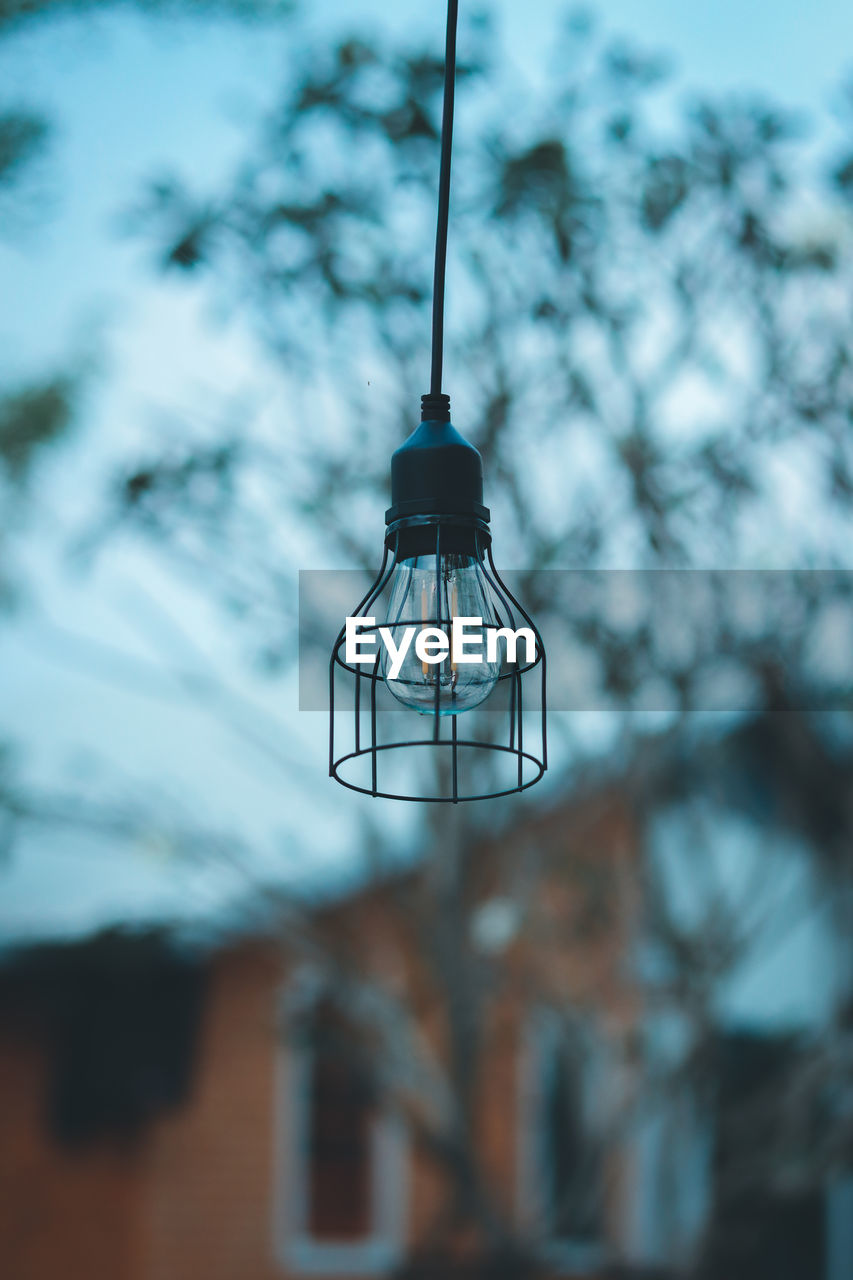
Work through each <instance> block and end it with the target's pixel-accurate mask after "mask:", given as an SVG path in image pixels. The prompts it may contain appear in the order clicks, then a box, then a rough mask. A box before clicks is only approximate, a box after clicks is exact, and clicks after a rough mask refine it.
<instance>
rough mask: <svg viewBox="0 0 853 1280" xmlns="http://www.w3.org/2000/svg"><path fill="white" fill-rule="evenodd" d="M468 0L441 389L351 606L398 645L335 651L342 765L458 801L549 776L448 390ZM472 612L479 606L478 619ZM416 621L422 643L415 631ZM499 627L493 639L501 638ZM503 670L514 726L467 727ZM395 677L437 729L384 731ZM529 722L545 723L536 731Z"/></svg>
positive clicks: (445, 175) (450, 92)
mask: <svg viewBox="0 0 853 1280" xmlns="http://www.w3.org/2000/svg"><path fill="white" fill-rule="evenodd" d="M458 8H459V5H458V0H447V43H446V52H445V64H444V108H443V114H442V128H441V163H440V169H439V184H438V226H437V231H436V242H435V274H434V284H433V310H432V366H431V378H430V392H429V394H428V395H425V396H422V397H421V423H420V426H419V427H417V428H416V429H415V431H413V432H412V434H411V435H410V436H409V438H408V440H406V441H405V443H404V444H402V445H401V446H400V448H399V449H398V450H397V451H396V453H395V454H394V455H393V457H392V459H391V506H390V507H389V509H388V511H387V512H386V513H385V523H386V526H387V528H386V531H385V554H384V558H383V561H382V567H381V568H380V570H379V574H378V576H377V578H376V580H375V582H374V583H373V585H372V586H371V588H370V590H369V592H368V593H367V595H366V596H365V597H364V599H363V600H362V601H361V603H360V604H359V605H358V606H357V608H356V610H355V614H354V615H352V617H348V619H347V623H349V622H351V621H353V619H355V618H356V617H357V619H358V621H359V622H362V621H364V623H365V628H366V630H369V631H372V632H374V633H375V632H376V631H379V632H380V635H381V633H383V632H384V633H385V636H390V637H391V639H392V641H393V642H394V647H395V649H396V652H397V658H395V657H394V652H392V650H391V648H390V647H389V646H388V645H387V642H386V645H385V648H384V649H382V650H380V654H381V656H380V657H379V659H378V661H376V662H374V664H373V666H372V667H370V668H364V667H361V666H356V665H351V664H350V661H349V660H347V659H344V658H343V657H342V649H343V647H344V645H345V637H346V627H344V628H343V629H342V630H341V632H340V633H339V635H338V638H337V640H336V641H335V645H334V647H333V650H332V656H331V659H330V663H329V694H330V698H329V704H330V713H329V774H330V776H331V777H333V778H336V779H337V781H338V782H340V783H342V784H343V785H344V786H346V787H349V788H350V789H351V790H353V791H360V792H362V793H364V794H366V795H372V796H383V797H386V798H388V799H398V800H427V801H449V802H451V803H453V804H456V803H458V802H459V801H460V800H478V799H486V798H493V797H495V796H501V795H508V794H509V793H510V792H513V791H524V790H525V789H526V788H527V787H531V786H533V785H534V783H536V782H538V780H539V779H540V778H541V777H542V775H543V774H544V772H545V770H546V768H547V763H548V756H547V735H546V724H545V720H546V715H545V652H544V649H543V647H542V641H541V637H540V635H539V632H538V631H537V630H536V628H535V625H534V623H533V622H532V620H531V619H530V617H529V616H528V615H527V614H526V613H525V611H524V609H523V608H522V606H521V605H520V604H519V602H518V601H517V600H516V598H515V597H514V596H513V595H512V593H511V591H510V590H509V588H508V587H507V586H506V584H505V583H504V582H503V581H502V579H501V577H500V575H499V574H498V571H497V569H496V568H495V564H494V560H493V559H492V552H491V543H492V539H491V533H490V531H489V509H488V507H486V506H484V505H483V463H482V459H481V458H480V455H479V453H478V452H477V450H476V449H475V448H474V447H473V446H472V445H470V444H469V443H468V441H467V440H465V439H463V437H462V436H461V435H460V434H459V432H458V431H457V430H456V429H455V427H453V426H452V424H451V422H450V397H449V396H447V395H444V394H443V393H442V391H441V381H442V363H443V354H444V278H445V266H446V260H447V226H448V212H449V200H450V160H451V144H452V135H453V100H454V87H455V79H456V25H457V16H458ZM386 592H387V593H389V596H388V605H387V609H385V610H384V624H380V626H379V627H377V626H375V624H374V616H373V615H374V612H375V614H376V615H379V614H380V613H382V612H383V610H382V608H381V601H382V600H383V599H385V598H386ZM463 619H465V620H466V625H465V629H466V631H467V635H466V637H465V639H466V641H467V645H468V649H467V652H466V645H465V644H462V645H461V646H460V647H459V648H458V649H457V648H455V647H454V643H453V641H454V621H455V620H459V621H460V622H461V620H463ZM471 619H480V624H479V628H477V627H475V626H474V625H473V624H472V623H471V622H470V621H469V620H471ZM520 623H522V624H523V626H522V627H521V630H522V631H525V633H526V635H527V636H528V638H529V640H530V642H531V643H532V644H533V652H532V653H531V652H530V650H528V656H527V658H526V659H523V660H520V661H516V659H515V657H514V654H515V648H514V647H513V650H512V652H510V651H509V648H508V647H507V651H506V652H505V654H504V655H503V656H504V657H505V659H506V660H505V661H504V660H503V657H502V650H501V649H500V648H498V643H497V638H496V637H495V636H494V630H495V629H496V630H497V631H499V632H500V631H504V632H505V635H506V636H507V637H509V636H511V635H513V634H518V633H519V624H520ZM368 624H369V625H368ZM478 630H479V637H478ZM416 632H417V633H418V634H419V637H420V640H421V642H422V643H420V644H419V645H418V644H413V643H412V637H413V634H414V633H416ZM406 636H408V642H406ZM490 637H491V639H492V640H493V641H494V644H490V643H489V639H490ZM383 639H385V637H383ZM509 643H510V641H509V639H507V646H508V645H509ZM404 646H405V647H404ZM354 661H355V662H367V661H369V659H367V658H358V659H355V660H354ZM534 667H538V668H539V672H540V679H541V685H540V693H539V698H540V700H539V704H538V707H534V709H533V717H534V719H533V722H532V725H531V723H529V725H528V731H527V733H525V728H524V725H525V708H526V706H527V698H526V696H524V695H523V691H522V678H523V677H525V676H527V675H528V674H529V673H531V672H532V671H533V668H534ZM336 668H337V669H338V670H339V671H341V672H346V673H347V674H348V675H350V676H352V677H354V685H353V702H352V717H351V719H350V727H351V731H352V741H351V745H350V749H349V750H345V751H344V752H343V753H340V752H339V751H338V750H337V749H336V744H335V676H336ZM499 681H506V682H507V684H508V693H509V697H508V700H507V701H508V705H507V707H506V713H507V729H508V733H507V736H506V740H504V741H501V740H500V738H499V737H498V736H497V734H496V733H494V732H492V731H491V730H490V732H489V733H487V734H485V735H484V736H483V737H482V738H479V739H477V738H472V737H466V736H465V730H464V729H462V730H458V729H457V720H458V716H459V714H460V713H461V712H464V711H470V710H471V709H472V708H473V707H477V706H479V705H480V704H481V703H482V702H484V701H485V700H486V699H487V698H488V696H489V694H490V693H492V691H493V690H494V688H495V686H496V685H497V684H498V682H499ZM527 683H528V686H529V681H528V682H527ZM383 684H384V688H385V689H387V690H388V692H389V693H390V694H391V695H392V696H393V698H395V699H396V700H397V702H398V703H402V704H403V705H404V706H405V707H407V708H410V709H412V710H414V711H418V712H421V713H422V714H424V715H429V716H430V717H432V721H433V723H432V725H431V726H430V728H429V735H428V736H427V737H421V738H410V737H409V736H408V735H405V736H404V738H403V739H402V740H400V741H396V740H394V741H392V740H390V738H386V737H385V735H384V733H383V731H382V729H381V726H380V718H379V702H380V700H379V699H378V697H377V687H378V688H379V689H380V690H381V689H382V687H383ZM505 687H507V686H505ZM498 710H500V708H498ZM530 727H533V728H535V729H536V730H537V733H536V740H535V741H534V742H531V740H530V737H529V729H530ZM493 728H494V726H493ZM423 748H429V749H430V750H431V751H434V752H436V753H437V757H436V758H439V757H441V758H442V759H443V762H444V763H445V764H446V765H447V768H445V769H439V770H438V775H439V781H438V782H437V783H436V784H435V785H436V786H437V787H438V789H437V790H430V789H429V787H428V786H427V787H426V788H425V789H424V790H421V789H420V788H418V787H417V786H415V785H413V786H412V789H411V790H410V789H409V784H408V783H406V784H405V785H404V784H402V783H400V782H399V781H398V780H397V778H396V776H395V775H394V773H393V770H394V765H395V761H396V760H397V759H398V758H399V753H406V754H407V755H411V754H416V755H417V754H418V753H419V752H420V751H421V750H422V749H423ZM484 756H485V757H487V758H488V759H489V760H490V762H491V765H492V766H494V767H495V768H496V769H498V771H499V772H500V767H501V766H505V769H508V770H509V772H508V773H506V772H504V773H503V774H501V776H500V777H498V776H495V777H494V778H491V776H490V775H483V774H482V773H481V766H482V765H483V757H484ZM380 761H382V765H381V768H380ZM386 767H387V777H386V773H385V771H386ZM442 778H443V779H444V781H443V782H441V779H442Z"/></svg>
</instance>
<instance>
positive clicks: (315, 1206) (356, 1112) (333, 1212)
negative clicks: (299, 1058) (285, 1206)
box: [306, 1007, 376, 1240]
mask: <svg viewBox="0 0 853 1280" xmlns="http://www.w3.org/2000/svg"><path fill="white" fill-rule="evenodd" d="M307 1075H308V1081H307V1093H308V1141H307V1148H308V1149H307V1152H306V1163H307V1178H308V1186H307V1195H308V1228H309V1231H310V1233H311V1237H312V1239H314V1240H364V1239H365V1238H366V1237H367V1236H369V1235H370V1225H371V1222H370V1209H371V1204H370V1193H371V1188H370V1156H371V1152H370V1146H371V1141H370V1140H371V1131H372V1129H373V1125H374V1123H375V1121H376V1114H375V1107H374V1102H373V1098H372V1097H371V1091H370V1085H369V1082H368V1081H367V1080H366V1079H364V1073H363V1072H360V1071H359V1070H358V1068H357V1066H356V1064H355V1063H354V1062H353V1061H352V1057H351V1055H350V1054H349V1053H348V1046H347V1044H346V1028H345V1027H344V1026H343V1025H341V1024H340V1019H339V1018H338V1017H337V1016H336V1015H335V1013H334V1011H333V1010H331V1009H328V1008H326V1009H324V1008H322V1007H321V1008H320V1009H318V1010H317V1012H316V1014H315V1017H314V1037H313V1052H312V1054H311V1057H310V1060H309V1061H308V1063H307Z"/></svg>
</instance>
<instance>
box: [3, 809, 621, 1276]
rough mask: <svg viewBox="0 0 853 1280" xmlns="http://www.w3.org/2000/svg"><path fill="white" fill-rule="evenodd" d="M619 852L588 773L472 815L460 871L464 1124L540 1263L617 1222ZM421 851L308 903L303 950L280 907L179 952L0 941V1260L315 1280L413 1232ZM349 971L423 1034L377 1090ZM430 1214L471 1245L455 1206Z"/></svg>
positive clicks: (612, 1232) (418, 1244) (392, 1263)
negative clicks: (327, 899)
mask: <svg viewBox="0 0 853 1280" xmlns="http://www.w3.org/2000/svg"><path fill="white" fill-rule="evenodd" d="M569 853H570V854H571V856H567V855H568V854H569ZM632 858H633V849H632V835H631V824H630V822H629V821H628V820H627V818H626V814H625V811H624V808H622V807H621V806H614V804H613V803H611V802H605V801H602V800H601V799H600V798H599V800H597V801H595V802H592V803H591V804H590V805H588V806H586V808H583V807H579V808H575V809H573V810H572V811H571V813H568V812H565V811H557V812H554V813H552V814H549V815H545V816H542V817H539V818H537V819H536V820H535V821H534V822H533V823H527V824H526V825H524V826H523V827H520V828H519V829H517V830H516V831H515V832H510V833H508V834H507V835H505V836H503V837H501V838H500V839H499V840H491V841H484V842H483V845H482V847H480V848H479V849H477V850H475V851H474V853H473V854H472V857H471V858H470V859H468V866H469V874H468V876H467V880H466V885H465V887H464V890H463V891H462V896H463V897H464V899H465V905H464V910H465V919H466V924H465V933H464V936H465V939H466V944H465V950H466V956H467V960H466V963H469V962H470V963H473V965H474V967H475V970H476V975H477V981H478V982H480V981H481V980H482V981H483V982H485V983H486V985H487V987H488V993H487V996H486V998H485V999H484V1001H483V1003H482V1011H481V1029H480V1037H481V1043H480V1052H479V1054H478V1059H477V1060H478V1063H479V1067H478V1071H477V1078H476V1081H474V1082H473V1091H474V1097H475V1102H474V1115H475V1121H474V1128H475V1136H474V1139H473V1142H474V1145H475V1147H476V1150H477V1153H478V1158H479V1160H480V1161H481V1163H482V1166H483V1168H484V1169H485V1170H486V1172H487V1177H488V1181H489V1186H490V1192H491V1194H493V1196H494V1203H495V1205H496V1206H497V1209H498V1215H499V1217H501V1218H502V1219H504V1220H505V1222H507V1223H510V1222H516V1223H518V1224H524V1223H526V1222H527V1223H530V1224H531V1225H532V1224H533V1223H534V1222H535V1224H536V1231H537V1232H538V1234H539V1237H540V1239H541V1241H542V1244H543V1246H544V1253H545V1254H546V1255H547V1258H548V1264H549V1266H550V1267H551V1269H553V1270H554V1271H556V1272H557V1273H560V1274H564V1275H574V1274H583V1275H592V1274H597V1273H598V1271H599V1268H600V1267H601V1266H602V1265H603V1260H604V1259H605V1258H606V1257H607V1256H608V1254H609V1253H611V1252H618V1253H624V1252H625V1249H626V1247H627V1246H629V1245H630V1241H629V1240H627V1239H626V1233H627V1232H628V1231H629V1229H630V1228H629V1220H630V1213H629V1212H628V1202H629V1200H630V1199H631V1194H632V1192H631V1186H630V1180H631V1161H630V1158H629V1155H628V1153H627V1152H626V1151H625V1150H623V1149H621V1148H619V1146H618V1144H614V1143H613V1142H610V1141H608V1139H607V1137H606V1133H607V1128H608V1116H607V1113H608V1108H609V1107H612V1106H613V1105H615V1104H616V1102H617V1101H618V1095H619V1092H620V1089H621V1088H622V1086H623V1085H624V1073H625V1066H626V1061H627V1058H626V1046H628V1045H629V1044H630V1039H631V1034H632V1028H633V1026H634V1023H635V1020H636V1016H637V1007H636V1000H635V996H634V993H633V991H632V988H631V985H630V983H629V982H628V980H627V979H626V976H625V975H626V965H625V957H626V950H627V948H628V946H629V942H630V937H631V930H632V927H633V917H634V903H633V899H632V892H633V890H632V884H633V882H634V877H633V876H632V875H631V861H632ZM534 863H535V864H536V865H535V867H534ZM567 869H570V870H569V872H568V874H567ZM429 874H430V873H429V872H428V870H422V871H416V872H412V873H409V874H408V875H406V876H403V877H395V878H392V879H390V880H386V881H384V882H383V883H381V884H376V885H374V886H371V887H368V888H366V889H362V890H360V891H358V892H356V893H354V894H352V895H351V896H348V897H346V898H345V899H343V900H341V901H338V902H336V903H334V904H333V905H331V906H325V907H324V908H322V909H318V910H317V911H315V912H314V913H313V914H312V920H311V928H312V947H313V951H310V949H309V951H310V954H309V953H308V952H306V949H305V948H304V947H302V946H296V945H293V944H292V941H290V940H289V930H288V928H287V927H284V928H283V929H282V930H281V931H280V936H279V937H276V938H272V937H270V936H243V937H240V938H231V939H229V940H225V941H220V942H219V943H218V944H217V945H215V946H209V947H207V948H205V949H204V950H202V951H199V950H198V949H194V950H189V949H187V948H185V947H183V946H181V944H180V942H179V941H176V940H175V939H174V938H172V937H168V936H165V935H154V934H136V935H132V934H123V933H116V934H112V935H107V936H101V937H100V938H96V939H94V940H89V941H88V942H84V943H80V944H76V945H73V944H69V945H64V944H63V945H53V946H46V947H41V948H36V949H33V950H31V951H29V952H27V953H24V954H19V955H13V956H11V957H10V958H9V960H8V963H7V964H6V966H5V968H4V971H3V976H2V981H0V1132H2V1144H0V1274H2V1276H3V1277H4V1280H6V1278H7V1277H8V1278H9V1280H48V1278H50V1280H53V1277H55V1276H60V1275H61V1276H64V1277H67V1278H68V1280H78V1277H79V1278H80V1280H82V1278H83V1277H85V1280H195V1277H200V1278H201V1277H203V1278H204V1280H238V1278H239V1280H283V1278H285V1277H289V1276H293V1277H296V1276H302V1275H311V1276H315V1277H329V1278H330V1280H331V1278H332V1277H338V1276H340V1277H343V1276H351V1275H359V1276H374V1275H376V1276H378V1275H382V1274H387V1273H389V1272H391V1271H393V1270H394V1269H395V1268H396V1267H397V1266H398V1264H400V1263H402V1261H403V1260H404V1259H406V1258H407V1257H410V1256H412V1255H418V1254H420V1253H424V1252H427V1253H428V1251H429V1249H430V1248H431V1242H432V1241H433V1240H434V1239H435V1237H436V1231H437V1224H438V1223H440V1222H442V1220H443V1216H444V1215H446V1212H447V1204H446V1202H447V1190H446V1181H447V1179H446V1168H443V1167H442V1161H441V1159H438V1160H437V1159H436V1158H435V1151H430V1150H429V1142H426V1141H424V1139H423V1134H420V1136H419V1135H418V1133H417V1126H418V1121H417V1119H416V1117H417V1115H418V1114H425V1113H424V1107H426V1105H427V1098H428V1095H429V1094H430V1088H431V1087H432V1086H431V1085H430V1084H429V1083H427V1084H426V1085H425V1084H424V1083H423V1081H422V1080H420V1079H417V1078H415V1076H416V1073H417V1072H416V1069H417V1070H422V1069H423V1065H424V1062H426V1063H427V1064H428V1063H429V1062H432V1063H433V1065H438V1066H439V1067H440V1066H441V1064H442V1061H443V1059H444V1058H445V1056H446V1054H447V1052H448V1043H449V1042H448V1035H447V1021H448V1019H447V1008H446V1006H447V1003H448V993H447V990H446V989H443V988H442V986H441V982H440V981H436V978H435V974H434V970H432V969H431V968H430V964H429V962H427V961H426V960H425V958H424V953H423V949H422V948H420V947H418V946H417V945H416V944H415V942H414V941H413V939H414V935H415V932H416V926H417V921H418V919H419V918H420V920H421V923H423V921H424V919H426V921H427V924H428V927H429V930H433V928H435V929H440V927H441V924H440V919H439V917H440V916H441V915H442V914H443V909H442V907H441V905H439V908H438V915H437V916H436V917H435V918H434V919H432V920H430V918H429V916H428V915H427V916H426V917H424V910H426V909H425V908H424V907H423V901H424V898H423V895H424V893H425V892H426V891H427V886H426V885H425V879H426V878H428V875H429ZM439 898H440V892H439ZM431 901H432V902H433V907H432V908H431V909H432V910H435V899H434V897H433V898H432V899H431ZM282 937H283V938H284V939H285V943H284V945H282V944H281V941H280V938H282ZM318 941H319V942H320V947H319V951H318V950H317V944H318ZM329 957H332V958H333V963H332V964H331V966H330V963H329ZM348 957H349V958H348ZM353 957H357V968H358V981H357V984H355V985H354V986H353V987H352V989H351V991H350V990H348V992H346V993H345V994H344V996H343V998H342V996H341V988H340V983H341V974H342V973H344V974H346V973H348V972H351V971H352V968H353V959H352V958H353ZM332 971H334V972H335V973H336V974H337V977H336V978H335V979H334V980H332V979H330V976H329V975H330V973H331V972H332ZM451 985H452V984H451ZM371 990H377V991H384V992H385V993H387V994H388V995H389V998H390V999H392V1000H393V1002H394V1003H395V1004H396V1006H397V1007H398V1008H403V1009H405V1010H407V1011H408V1019H409V1022H410V1026H409V1031H408V1032H407V1034H409V1035H410V1036H411V1034H412V1032H413V1033H414V1036H415V1038H416V1039H418V1040H419V1041H420V1042H421V1043H422V1052H421V1053H420V1054H419V1057H418V1062H416V1063H414V1064H413V1063H408V1065H406V1064H404V1069H403V1076H405V1075H406V1072H409V1073H410V1074H411V1075H412V1078H411V1079H410V1080H405V1079H403V1076H401V1080H402V1084H401V1086H400V1089H399V1090H398V1094H397V1098H396V1101H395V1102H394V1103H393V1105H392V1104H391V1102H390V1101H389V1100H388V1099H389V1098H390V1096H391V1094H390V1092H388V1093H385V1094H383V1095H382V1096H379V1095H378V1094H377V1093H376V1091H375V1090H374V1091H371V1087H370V1085H369V1084H367V1083H366V1081H365V1077H364V1073H361V1072H359V1070H357V1068H356V1065H355V1063H356V1058H355V1057H354V1055H353V1053H352V1052H350V1051H349V1050H342V1048H341V1046H342V1043H343V1042H342V1041H341V1040H340V1038H339V1035H338V1033H339V1031H340V1024H341V1023H342V1021H345V1020H348V1019H349V1020H350V1021H351V1022H353V1023H354V1024H358V1023H360V1022H363V1021H364V1019H363V1018H362V1011H361V1009H360V1005H359V1002H362V1003H363V1002H364V1000H365V999H366V1000H367V1004H369V1003H370V996H369V992H370V991H371ZM365 993H368V994H367V995H365ZM562 1005H568V1006H570V1007H571V1008H572V1009H573V1010H575V1011H576V1013H577V1019H576V1025H574V1026H573V1030H572V1035H571V1037H570V1038H568V1039H567V1037H566V1035H565V1034H564V1031H565V1027H564V1025H563V1023H562V1021H561V1018H560V1017H559V1016H558V1014H557V1012H555V1011H556V1010H557V1009H558V1008H559V1007H561V1006H562ZM365 1007H366V1006H365ZM586 1015H589V1016H588V1017H587V1016H586ZM370 1016H372V1015H370V1014H369V1013H368V1015H367V1020H368V1021H369V1020H370ZM426 1074H429V1073H428V1072H427V1073H426ZM440 1074H441V1072H440V1070H439V1071H438V1077H440ZM433 1083H434V1082H433ZM438 1094H440V1089H438V1090H437V1095H436V1096H438ZM401 1098H402V1099H403V1101H402V1102H401ZM430 1105H432V1103H430ZM419 1109H420V1111H419ZM412 1117H415V1120H414V1121H412ZM558 1132H559V1133H560V1134H562V1135H563V1137H562V1138H561V1139H560V1141H556V1140H555V1135H556V1134H557V1133H558ZM593 1186H594V1194H590V1188H591V1187H593ZM450 1235H451V1238H452V1239H453V1247H454V1249H455V1250H456V1251H457V1252H458V1255H459V1256H460V1257H461V1256H464V1255H465V1254H466V1251H470V1249H471V1248H472V1234H471V1228H470V1226H466V1225H464V1224H463V1225H460V1227H459V1228H458V1230H457V1231H456V1234H455V1236H454V1234H453V1231H451V1233H450ZM446 1237H447V1232H445V1233H444V1238H445V1239H446Z"/></svg>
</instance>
